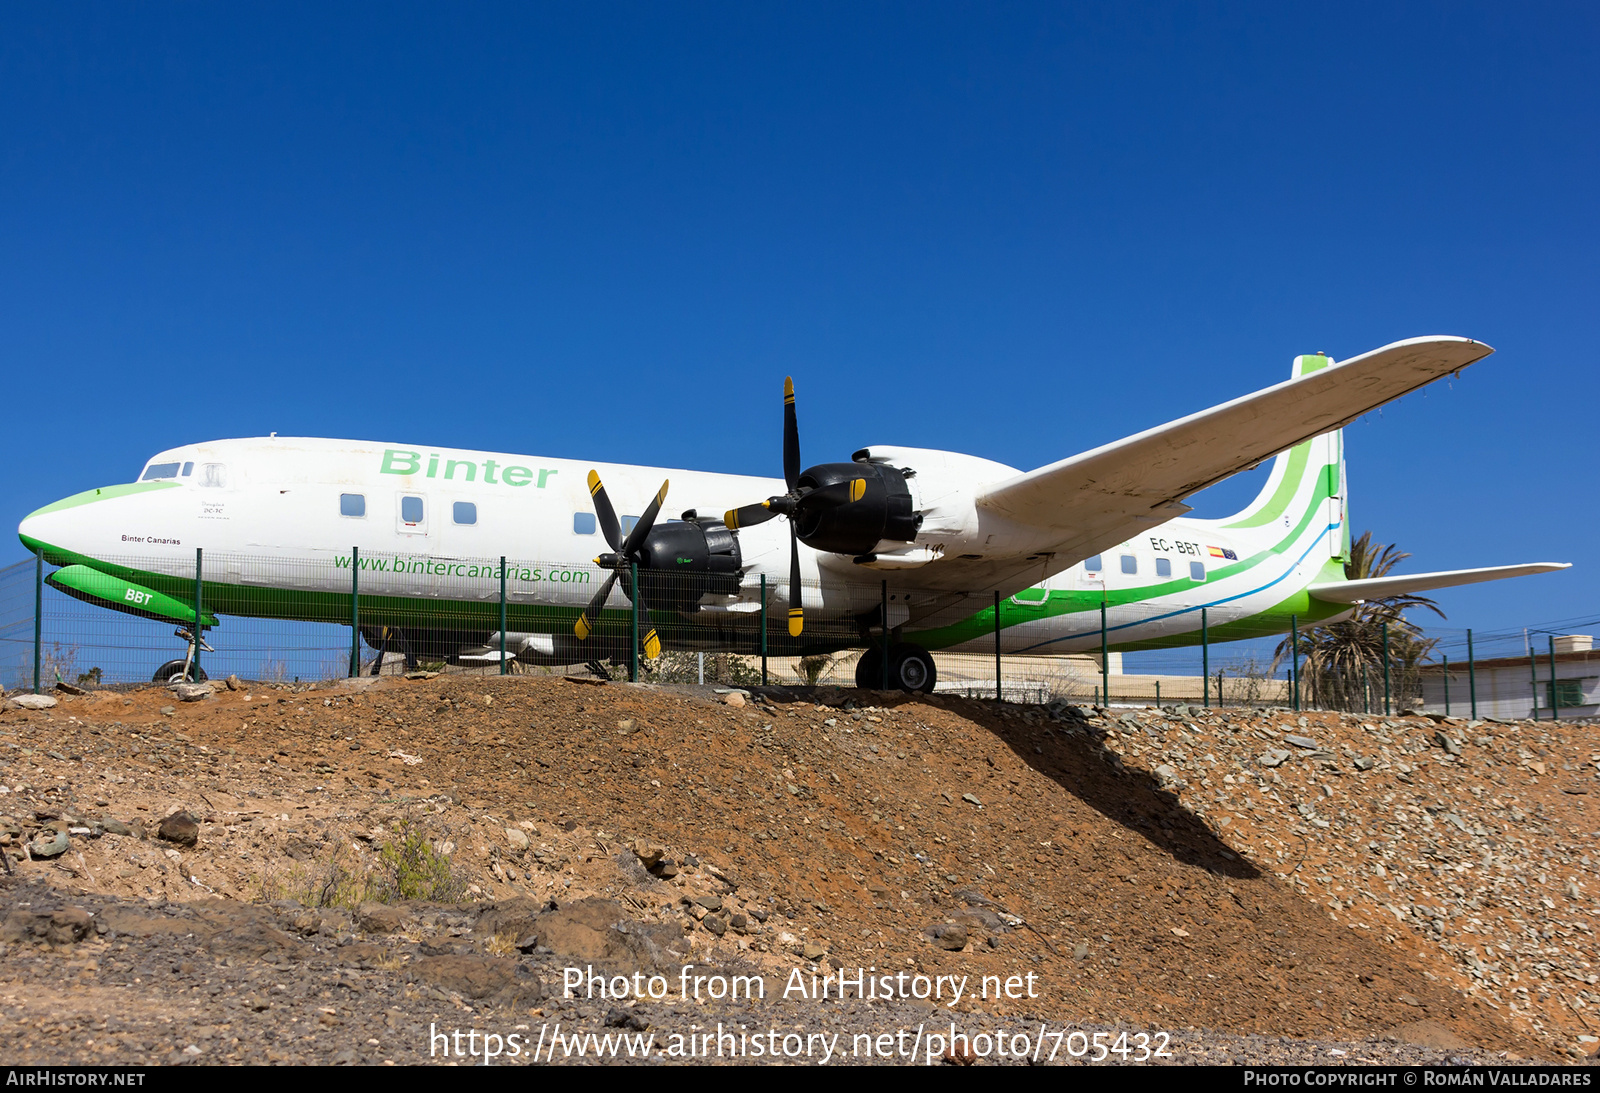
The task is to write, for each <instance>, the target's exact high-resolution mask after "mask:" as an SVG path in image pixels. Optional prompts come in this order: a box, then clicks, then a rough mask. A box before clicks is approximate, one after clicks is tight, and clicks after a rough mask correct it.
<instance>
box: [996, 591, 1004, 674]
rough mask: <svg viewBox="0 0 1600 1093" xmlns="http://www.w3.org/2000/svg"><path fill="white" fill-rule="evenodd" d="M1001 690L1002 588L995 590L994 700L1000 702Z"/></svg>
mask: <svg viewBox="0 0 1600 1093" xmlns="http://www.w3.org/2000/svg"><path fill="white" fill-rule="evenodd" d="M1002 695H1003V692H1002V691H1001V690H1000V590H999V589H998V588H997V589H995V590H994V700H995V701H996V702H999V701H1000V700H1001V698H1002Z"/></svg>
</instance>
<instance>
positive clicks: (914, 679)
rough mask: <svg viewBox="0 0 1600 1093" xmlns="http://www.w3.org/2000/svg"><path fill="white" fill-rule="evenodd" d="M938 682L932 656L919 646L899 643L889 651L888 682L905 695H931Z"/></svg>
mask: <svg viewBox="0 0 1600 1093" xmlns="http://www.w3.org/2000/svg"><path fill="white" fill-rule="evenodd" d="M938 681H939V670H938V668H936V667H935V666H934V663H933V656H932V654H930V653H929V652H928V651H927V650H926V649H924V648H922V646H920V645H912V644H911V643H910V642H901V643H900V644H899V645H896V646H895V647H894V648H893V649H890V650H889V682H890V684H891V685H893V686H895V687H898V688H900V689H901V690H902V691H905V692H906V693H907V694H932V693H933V686H934V684H935V683H937V682H938Z"/></svg>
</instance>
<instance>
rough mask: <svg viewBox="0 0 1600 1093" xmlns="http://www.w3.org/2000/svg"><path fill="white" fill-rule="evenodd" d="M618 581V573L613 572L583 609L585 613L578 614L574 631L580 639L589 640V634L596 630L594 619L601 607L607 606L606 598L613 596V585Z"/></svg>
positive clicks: (597, 616)
mask: <svg viewBox="0 0 1600 1093" xmlns="http://www.w3.org/2000/svg"><path fill="white" fill-rule="evenodd" d="M616 583H617V575H616V574H615V573H613V574H611V576H609V577H607V578H606V583H605V584H603V585H601V586H600V591H599V592H596V593H595V596H594V599H592V600H590V601H589V606H587V607H585V608H584V609H583V614H581V615H579V616H578V621H577V622H576V623H575V624H574V625H573V627H572V632H573V633H574V634H576V635H578V640H579V641H587V640H589V635H590V634H591V633H593V632H594V621H595V620H596V619H598V618H599V617H600V609H601V608H602V607H604V606H605V603H606V600H608V599H610V598H611V586H612V585H614V584H616Z"/></svg>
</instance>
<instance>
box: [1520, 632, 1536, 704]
mask: <svg viewBox="0 0 1600 1093" xmlns="http://www.w3.org/2000/svg"><path fill="white" fill-rule="evenodd" d="M1524 640H1526V641H1527V643H1528V685H1529V686H1531V687H1532V688H1533V712H1532V713H1531V714H1530V715H1529V716H1530V717H1532V718H1533V720H1535V721H1537V720H1539V659H1538V657H1537V655H1536V654H1535V653H1534V651H1533V639H1532V637H1527V638H1525V639H1524Z"/></svg>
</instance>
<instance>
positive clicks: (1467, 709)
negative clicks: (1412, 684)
mask: <svg viewBox="0 0 1600 1093" xmlns="http://www.w3.org/2000/svg"><path fill="white" fill-rule="evenodd" d="M1554 668H1555V671H1554V675H1555V687H1554V701H1555V712H1556V713H1557V714H1558V715H1559V716H1561V717H1593V716H1595V715H1597V714H1600V652H1597V651H1595V649H1594V639H1593V638H1591V637H1590V636H1589V635H1587V634H1567V635H1564V636H1562V637H1558V638H1556V639H1555V666H1554ZM1550 679H1551V663H1550V654H1549V652H1548V651H1545V652H1540V651H1539V650H1537V649H1535V650H1534V654H1533V656H1532V657H1531V658H1530V657H1526V656H1521V657H1494V658H1491V659H1487V660H1478V661H1474V662H1473V664H1472V668H1471V672H1470V673H1469V672H1468V668H1467V665H1466V664H1465V663H1461V664H1455V663H1452V664H1451V665H1450V671H1449V673H1448V675H1447V674H1446V673H1445V671H1444V668H1443V665H1439V664H1429V665H1426V666H1424V667H1423V668H1422V669H1421V682H1422V706H1423V709H1424V710H1425V711H1427V712H1428V713H1448V714H1453V715H1454V716H1456V717H1466V716H1469V715H1470V714H1471V712H1472V708H1473V706H1472V697H1473V694H1474V693H1476V695H1477V715H1478V716H1479V717H1501V718H1506V719H1508V720H1509V719H1520V718H1529V717H1538V718H1545V719H1547V718H1549V717H1550V712H1551V711H1550V706H1551V698H1552V688H1551V686H1550Z"/></svg>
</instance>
